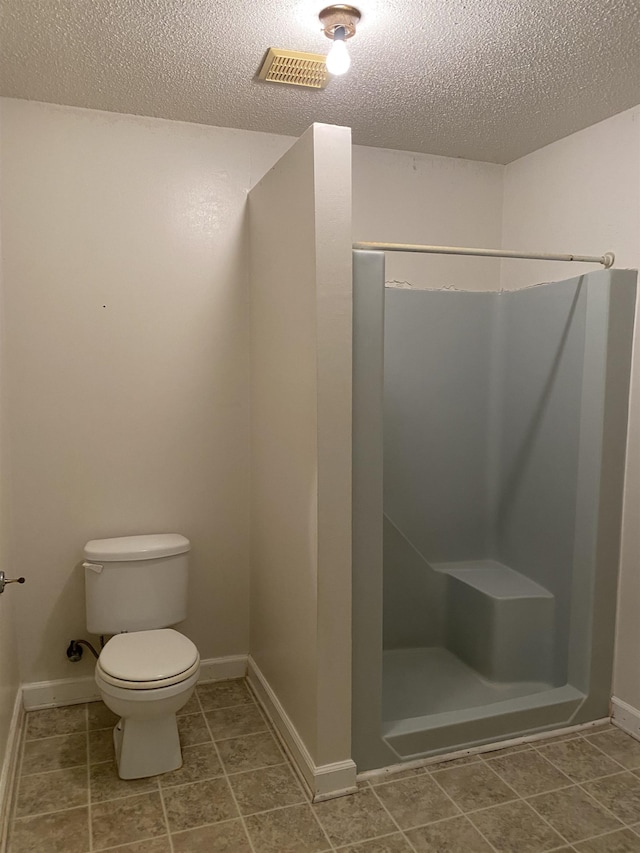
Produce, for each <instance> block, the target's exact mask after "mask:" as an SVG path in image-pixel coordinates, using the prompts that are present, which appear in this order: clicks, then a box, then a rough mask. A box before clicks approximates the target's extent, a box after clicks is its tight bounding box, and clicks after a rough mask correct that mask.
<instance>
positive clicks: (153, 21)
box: [0, 0, 640, 163]
mask: <svg viewBox="0 0 640 853" xmlns="http://www.w3.org/2000/svg"><path fill="white" fill-rule="evenodd" d="M323 5H325V3H324V2H321V0H317V2H315V3H312V2H310V0H251V2H248V0H235V2H231V0H188V2H186V1H185V0H92V2H88V0H82V2H78V0H0V8H1V10H2V25H1V30H0V40H1V43H2V51H1V58H0V94H2V95H6V96H9V97H15V98H26V99H32V100H38V101H48V102H51V103H57V104H67V105H71V106H79V107H90V108H94V109H100V110H109V111H113V112H119V113H133V114H136V115H146V116H158V117H163V118H168V119H175V120H181V121H190V122H198V123H202V124H210V125H218V126H230V127H237V128H244V129H248V130H262V131H268V132H272V133H281V134H290V135H295V136H298V135H299V134H300V133H302V131H304V129H305V128H306V127H307V126H308V125H309V124H311V123H312V122H314V121H320V122H328V123H332V124H344V125H349V126H350V127H352V128H353V136H354V142H356V143H359V144H361V145H372V146H382V147H385V148H400V149H404V150H410V151H423V152H429V153H433V154H443V155H448V156H454V157H464V158H469V159H475V160H487V161H491V162H496V163H508V162H510V161H512V160H514V159H516V158H518V157H521V156H522V155H524V154H527V153H528V152H530V151H533V150H535V149H537V148H540V147H541V146H543V145H546V144H548V143H550V142H552V141H554V140H556V139H559V138H561V137H563V136H566V135H568V134H570V133H573V132H574V131H576V130H579V129H581V128H583V127H586V126H588V125H590V124H594V123H595V122H597V121H600V120H602V119H604V118H607V117H608V116H611V115H614V114H615V113H618V112H621V111H622V110H625V109H627V108H629V107H632V106H635V105H636V104H637V103H638V102H639V101H640V3H639V2H638V0H386V2H383V0H361V2H359V3H358V4H357V5H358V6H359V7H360V8H361V10H362V13H363V18H362V22H361V24H360V25H359V27H358V32H357V35H356V37H355V38H354V39H353V40H351V41H350V42H349V47H350V50H351V54H352V58H353V65H352V68H351V71H350V72H349V73H348V74H347V75H345V76H344V77H342V78H335V79H333V80H332V81H331V82H330V83H329V85H328V87H327V89H326V90H324V91H312V90H306V89H297V88H294V87H288V86H279V85H277V84H265V83H260V82H258V81H257V80H256V74H257V71H258V69H259V67H260V65H261V63H262V59H263V57H264V55H265V53H266V50H267V48H268V47H281V48H289V49H294V50H306V51H311V52H326V50H327V49H328V47H329V43H328V41H327V39H326V38H325V37H324V35H322V33H321V32H320V25H319V22H318V20H317V14H318V12H319V10H320V8H321V7H322V6H323Z"/></svg>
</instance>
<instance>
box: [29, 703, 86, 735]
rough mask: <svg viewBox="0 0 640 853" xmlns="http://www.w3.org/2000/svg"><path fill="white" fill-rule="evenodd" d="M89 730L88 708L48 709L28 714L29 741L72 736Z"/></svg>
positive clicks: (70, 706) (73, 706) (76, 706)
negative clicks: (56, 736) (55, 736)
mask: <svg viewBox="0 0 640 853" xmlns="http://www.w3.org/2000/svg"><path fill="white" fill-rule="evenodd" d="M86 730H87V706H86V705H68V706H66V707H64V708H47V709H46V710H44V711H29V713H28V714H27V729H26V731H27V734H26V739H27V740H35V739H37V738H43V737H53V735H70V734H74V733H77V732H84V731H86Z"/></svg>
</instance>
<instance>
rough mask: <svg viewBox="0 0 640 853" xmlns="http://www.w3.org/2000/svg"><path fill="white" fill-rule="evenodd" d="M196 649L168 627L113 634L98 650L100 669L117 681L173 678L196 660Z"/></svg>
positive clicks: (182, 636) (146, 680) (188, 640)
mask: <svg viewBox="0 0 640 853" xmlns="http://www.w3.org/2000/svg"><path fill="white" fill-rule="evenodd" d="M198 660H199V657H198V649H197V648H196V647H195V645H194V644H193V643H192V642H191V640H190V639H189V638H188V637H185V636H184V634H180V633H179V632H178V631H174V630H173V629H172V628H162V629H160V630H156V631H133V632H130V633H127V634H116V635H115V637H112V638H111V639H110V640H109V641H108V642H107V644H106V645H105V647H104V648H103V649H102V651H101V652H100V660H99V664H100V669H101V670H102V671H103V672H104V673H105V674H106V675H110V676H112V678H117V679H118V680H119V681H133V682H142V681H144V682H150V681H161V680H165V679H168V678H173V677H174V676H176V675H180V673H183V672H185V671H186V670H188V669H190V668H191V667H192V666H193V665H194V664H195V663H196V662H197V661H198Z"/></svg>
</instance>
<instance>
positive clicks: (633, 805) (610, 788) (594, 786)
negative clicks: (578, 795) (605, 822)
mask: <svg viewBox="0 0 640 853" xmlns="http://www.w3.org/2000/svg"><path fill="white" fill-rule="evenodd" d="M582 787H583V788H584V789H585V791H588V792H589V793H590V794H591V796H592V797H593V798H594V799H596V800H597V801H598V802H599V803H602V805H603V806H606V807H607V808H608V809H609V810H610V811H612V812H613V813H614V815H615V816H616V817H618V818H620V820H621V821H623V822H624V823H629V824H631V823H637V821H640V779H638V777H637V776H635V775H634V774H633V773H620V774H618V775H617V776H607V778H606V779H598V780H597V781H595V782H587V783H585V784H584V785H583V786H582Z"/></svg>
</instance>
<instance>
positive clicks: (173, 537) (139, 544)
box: [84, 533, 191, 563]
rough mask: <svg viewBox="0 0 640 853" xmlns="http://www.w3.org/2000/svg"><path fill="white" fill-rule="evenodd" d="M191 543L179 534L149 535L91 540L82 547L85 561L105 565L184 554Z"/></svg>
mask: <svg viewBox="0 0 640 853" xmlns="http://www.w3.org/2000/svg"><path fill="white" fill-rule="evenodd" d="M190 548H191V543H190V542H189V540H188V539H186V538H185V537H184V536H181V535H180V534H179V533H151V534H146V535H144V536H119V537H117V538H115V539H92V540H91V541H90V542H87V544H86V545H85V546H84V556H85V557H86V558H87V560H101V561H103V562H105V563H109V562H124V561H125V560H126V561H129V560H155V559H157V558H158V557H172V556H173V555H174V554H184V553H185V552H186V551H188V550H189V549H190Z"/></svg>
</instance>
